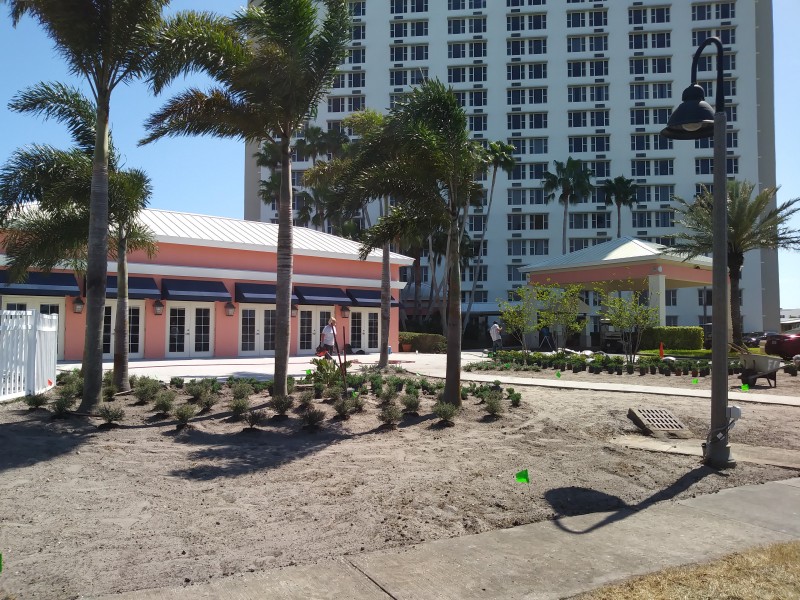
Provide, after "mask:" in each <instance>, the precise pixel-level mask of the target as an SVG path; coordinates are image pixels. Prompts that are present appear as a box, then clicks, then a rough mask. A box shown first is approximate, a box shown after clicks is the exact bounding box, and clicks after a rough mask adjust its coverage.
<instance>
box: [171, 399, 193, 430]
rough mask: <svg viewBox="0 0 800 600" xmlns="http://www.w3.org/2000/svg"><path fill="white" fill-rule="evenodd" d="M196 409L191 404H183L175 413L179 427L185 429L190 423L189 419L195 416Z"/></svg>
mask: <svg viewBox="0 0 800 600" xmlns="http://www.w3.org/2000/svg"><path fill="white" fill-rule="evenodd" d="M194 413H195V408H194V406H192V405H191V404H181V405H180V406H179V407H178V408H176V409H175V412H174V413H173V414H174V415H175V419H176V420H177V421H178V427H183V426H184V425H187V424H188V423H189V419H191V418H192V417H193V416H194Z"/></svg>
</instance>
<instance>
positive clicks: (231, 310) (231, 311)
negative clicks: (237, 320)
mask: <svg viewBox="0 0 800 600" xmlns="http://www.w3.org/2000/svg"><path fill="white" fill-rule="evenodd" d="M235 314H236V305H235V304H234V303H233V302H231V301H228V303H227V304H225V316H228V317H232V316H233V315H235Z"/></svg>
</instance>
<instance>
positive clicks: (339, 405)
mask: <svg viewBox="0 0 800 600" xmlns="http://www.w3.org/2000/svg"><path fill="white" fill-rule="evenodd" d="M350 406H351V403H350V398H346V397H345V398H342V397H340V398H339V399H338V400H337V401H336V402H334V403H333V410H335V411H336V414H337V415H338V416H339V417H340V418H342V419H349V418H350Z"/></svg>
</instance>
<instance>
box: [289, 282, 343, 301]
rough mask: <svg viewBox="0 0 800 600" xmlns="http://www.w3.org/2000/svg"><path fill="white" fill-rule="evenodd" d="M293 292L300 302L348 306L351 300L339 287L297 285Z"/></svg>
mask: <svg viewBox="0 0 800 600" xmlns="http://www.w3.org/2000/svg"><path fill="white" fill-rule="evenodd" d="M294 291H295V293H296V294H297V295H298V296H299V297H300V304H319V305H326V306H329V305H331V304H338V305H339V306H350V305H352V304H353V301H352V300H351V299H350V296H348V295H347V294H345V293H344V290H342V289H341V288H331V287H309V286H299V285H298V286H297V287H296V288H294Z"/></svg>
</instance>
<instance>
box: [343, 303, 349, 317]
mask: <svg viewBox="0 0 800 600" xmlns="http://www.w3.org/2000/svg"><path fill="white" fill-rule="evenodd" d="M342 318H343V319H349V318H350V307H349V306H343V307H342Z"/></svg>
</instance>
